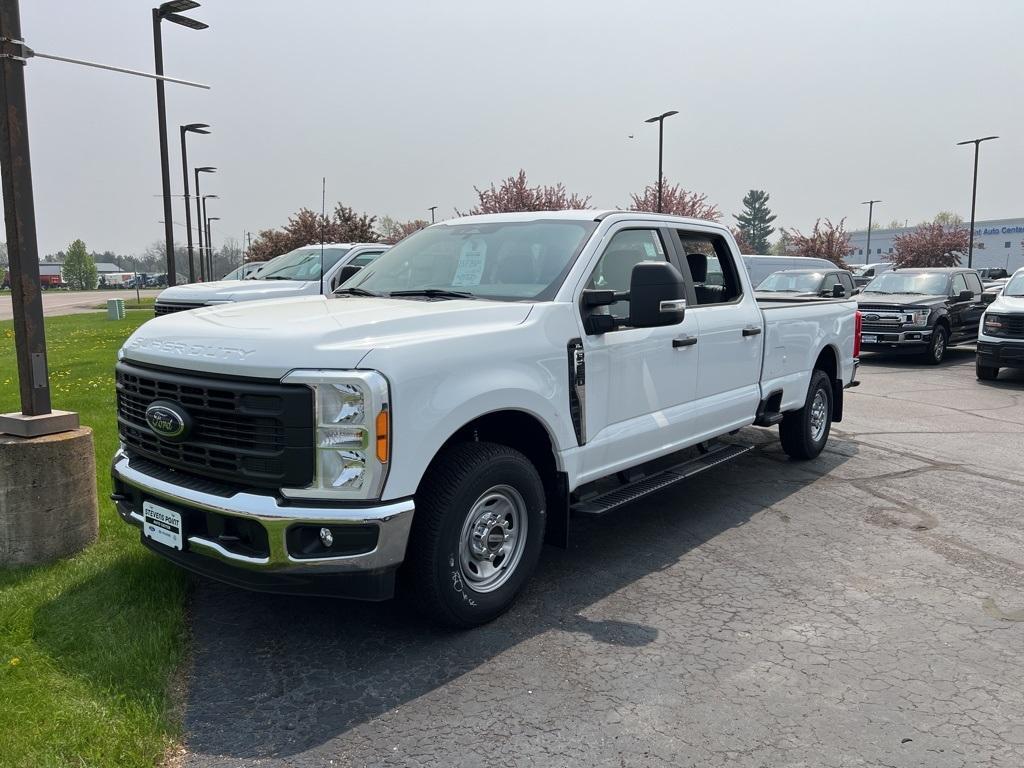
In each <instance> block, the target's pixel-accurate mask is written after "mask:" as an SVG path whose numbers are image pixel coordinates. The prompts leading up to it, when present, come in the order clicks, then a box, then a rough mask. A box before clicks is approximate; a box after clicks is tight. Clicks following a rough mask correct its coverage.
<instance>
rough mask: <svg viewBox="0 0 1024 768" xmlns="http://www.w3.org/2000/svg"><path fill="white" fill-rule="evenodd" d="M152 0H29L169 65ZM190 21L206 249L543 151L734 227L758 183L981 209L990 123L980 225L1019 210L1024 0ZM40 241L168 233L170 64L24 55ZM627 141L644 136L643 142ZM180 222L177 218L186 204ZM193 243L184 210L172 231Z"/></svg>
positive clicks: (807, 193)
mask: <svg viewBox="0 0 1024 768" xmlns="http://www.w3.org/2000/svg"><path fill="white" fill-rule="evenodd" d="M151 7H152V6H151V5H150V4H148V3H144V2H139V1H138V0H90V2H70V1H69V0H31V1H28V0H23V2H22V27H23V31H24V35H25V39H26V41H27V42H28V44H29V45H30V46H31V47H33V48H34V49H36V50H38V51H40V52H45V53H55V54H59V55H65V56H72V57H78V58H84V59H93V60H99V61H103V62H108V63H111V64H116V65H120V66H125V67H131V68H139V69H144V70H147V71H151V70H152V66H153V54H152V35H151V22H150V12H149V9H150V8H151ZM191 15H192V16H195V17H196V18H201V19H202V20H204V21H206V22H208V23H209V24H210V29H208V30H205V31H202V32H196V31H192V30H189V29H186V28H183V27H178V26H175V25H172V24H165V25H164V27H165V30H164V51H165V63H166V72H167V74H169V75H173V76H178V77H182V78H186V79H193V80H199V81H202V82H206V83H209V84H210V85H212V86H213V88H212V90H210V91H200V90H197V89H193V88H187V87H182V86H176V85H169V86H168V87H167V91H168V124H169V126H170V128H169V132H170V139H171V169H172V191H173V192H174V193H175V194H181V191H182V189H181V185H182V178H181V157H180V154H179V148H178V131H177V126H178V125H179V124H181V123H185V122H207V123H210V124H211V125H212V126H213V129H214V133H213V134H212V135H210V136H205V137H193V138H192V140H191V141H190V153H189V162H190V164H191V165H214V166H217V167H218V168H219V173H218V174H217V175H216V176H207V177H205V178H204V186H203V192H204V193H215V194H218V195H220V197H221V199H220V200H219V201H210V203H209V206H210V211H209V213H210V215H212V216H220V217H221V221H220V222H215V223H214V231H215V236H214V244H215V245H219V244H220V242H222V241H223V239H224V238H225V237H227V236H234V237H235V238H236V239H241V237H242V233H243V232H244V231H246V230H249V231H257V230H259V229H262V228H266V227H272V226H278V225H280V224H282V223H284V222H285V220H286V219H287V217H288V215H289V214H291V213H292V212H294V211H295V210H296V209H298V208H299V207H301V206H309V207H313V208H319V205H320V178H321V176H326V177H327V197H328V205H330V204H331V202H333V201H336V200H342V201H344V202H345V203H346V204H348V205H351V206H353V207H354V208H356V210H359V211H367V212H370V213H374V214H378V215H390V216H393V217H396V218H400V219H410V218H415V217H426V218H429V213H428V211H427V209H428V208H429V206H431V205H437V206H438V207H439V210H438V213H439V214H442V213H443V214H444V215H446V216H447V215H450V214H451V212H452V209H453V208H455V207H458V208H463V209H464V208H466V207H469V206H470V205H472V203H473V199H474V195H473V186H474V185H478V186H484V185H486V184H488V183H489V182H491V181H492V180H498V179H500V178H503V177H505V176H508V175H510V174H513V173H515V172H516V171H517V170H518V169H519V168H520V167H522V168H525V169H526V171H527V174H528V176H529V179H530V181H531V182H533V183H545V184H550V183H555V182H559V181H561V182H564V183H565V184H566V186H567V187H568V189H569V190H570V191H577V192H581V193H583V194H589V195H592V204H593V205H595V206H597V207H621V206H624V205H626V204H627V203H628V201H629V194H630V192H632V191H634V190H638V189H640V188H642V187H643V186H644V185H645V184H647V183H649V182H651V181H653V180H654V177H655V175H656V168H657V165H656V161H657V129H656V127H655V126H650V125H645V124H644V123H643V120H644V119H645V118H647V117H649V116H651V115H654V114H657V113H659V112H662V111H664V110H668V109H678V110H679V112H680V114H679V115H677V116H676V117H673V118H670V119H669V120H668V121H667V122H666V132H665V172H666V175H667V176H668V178H669V179H670V180H671V181H673V182H675V181H679V182H681V183H682V184H683V185H684V186H685V187H686V188H688V189H694V190H698V191H702V192H705V193H707V195H708V196H709V198H710V200H711V201H713V202H715V203H717V204H718V205H719V207H720V208H721V209H722V210H723V212H725V214H726V215H727V219H728V221H729V222H732V218H731V215H730V214H732V213H735V212H737V211H738V210H739V208H740V200H741V198H742V197H743V195H744V193H745V192H746V191H747V190H749V189H751V188H761V189H765V190H767V191H768V192H769V193H770V194H771V205H772V207H773V209H774V210H775V212H776V213H777V214H778V222H777V223H778V224H782V225H785V226H795V227H798V228H801V229H806V228H809V227H810V226H811V225H812V224H813V222H814V220H815V219H816V218H817V217H819V216H820V217H830V218H832V219H833V220H838V219H840V218H842V217H844V216H845V217H848V226H851V227H852V228H856V227H861V228H862V227H863V226H864V224H865V222H864V220H865V219H866V214H867V210H866V207H865V206H861V205H860V204H859V203H860V201H862V200H866V199H868V198H869V197H874V198H881V199H882V200H883V201H884V202H883V203H882V204H880V205H879V206H877V207H876V210H875V215H876V217H878V219H880V220H881V221H882V222H883V223H886V222H888V221H890V220H892V219H899V220H904V219H909V220H910V222H911V223H914V222H916V221H918V220H920V219H923V218H926V217H927V218H930V217H931V216H932V215H934V214H935V212H936V211H939V210H942V209H950V210H954V211H957V212H958V213H960V214H961V215H963V216H964V217H965V218H967V217H968V216H969V213H970V183H971V164H972V160H973V158H972V150H971V149H969V148H966V147H956V146H954V144H955V142H956V141H958V140H962V139H967V138H973V137H976V136H983V135H988V134H999V135H1000V136H1001V137H1002V138H1000V139H999V140H998V141H995V142H989V143H987V144H986V145H984V146H983V151H982V158H981V170H980V193H979V196H978V218H979V219H985V218H1000V217H1011V216H1024V202H1022V201H1021V189H1022V181H1021V177H1022V171H1024V87H1022V86H1024V83H1022V73H1024V46H1022V45H1021V44H1020V34H1021V29H1024V3H1022V2H1020V0H1005V1H1004V2H997V1H995V0H993V1H991V2H985V3H966V2H963V0H960V1H959V2H944V1H941V0H914V1H911V0H900V2H895V1H893V0H889V1H887V2H872V1H871V0H859V1H858V2H856V3H854V2H839V1H838V0H830V1H829V2H822V1H821V0H806V1H804V2H795V1H793V2H790V1H786V0H783V1H780V2H771V3H766V2H763V0H730V2H723V3H713V2H706V1H705V2H701V3H692V2H667V1H666V2H660V3H658V2H643V1H642V0H632V1H631V2H629V3H622V2H606V1H605V0H544V2H536V1H535V0H512V1H508V2H502V3H499V2H493V1H489V2H481V1H480V0H436V1H435V2H422V0H420V1H417V2H414V1H413V0H409V1H405V0H403V1H401V2H399V1H397V0H396V1H389V0H373V1H372V2H371V1H369V0H346V1H345V2H327V1H326V0H320V1H319V2H315V1H314V0H277V1H276V2H265V1H264V0H246V1H245V2H242V1H241V0H206V2H205V3H204V5H203V7H202V8H200V9H198V10H196V11H192V12H191ZM27 85H28V105H29V115H30V137H31V144H32V164H33V172H34V180H35V200H36V211H37V216H38V230H39V244H40V252H41V254H45V253H50V252H53V251H56V250H58V249H61V248H64V247H66V246H67V244H68V243H69V242H70V241H71V240H73V239H74V238H76V237H81V238H82V239H83V240H85V242H86V244H87V245H88V247H89V248H90V249H93V250H97V251H103V250H108V249H109V250H113V251H115V252H118V253H140V252H142V251H143V250H144V249H145V248H146V246H147V245H149V244H150V243H152V242H153V241H156V240H160V239H161V238H162V237H163V228H162V225H160V224H159V223H158V221H159V220H160V219H161V217H162V210H161V201H160V199H159V197H158V195H159V192H160V163H159V153H158V145H157V126H156V99H155V95H154V91H155V87H154V85H153V82H152V81H149V80H143V79H141V78H133V77H128V76H124V75H117V74H112V73H107V72H102V71H98V70H94V69H87V68H83V67H76V66H72V65H68V64H62V63H57V62H52V61H45V60H42V59H35V60H32V61H31V62H30V63H29V65H28V67H27ZM630 134H633V135H634V136H635V138H633V139H630V138H628V137H629V135H630ZM174 218H175V221H176V222H179V223H183V222H184V213H183V210H182V203H181V201H180V200H179V199H175V201H174ZM175 233H176V237H177V239H180V240H181V241H182V242H183V241H184V234H185V229H184V226H176V227H175Z"/></svg>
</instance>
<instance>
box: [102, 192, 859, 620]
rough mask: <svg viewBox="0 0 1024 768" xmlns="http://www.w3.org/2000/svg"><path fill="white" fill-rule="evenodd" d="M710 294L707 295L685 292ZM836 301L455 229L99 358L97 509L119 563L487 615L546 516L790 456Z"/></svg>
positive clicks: (659, 218) (710, 256) (491, 222)
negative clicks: (149, 556)
mask: <svg viewBox="0 0 1024 768" xmlns="http://www.w3.org/2000/svg"><path fill="white" fill-rule="evenodd" d="M709 276H714V279H709ZM856 324H857V317H856V307H855V304H854V302H853V301H850V300H843V299H840V300H834V299H807V300H792V299H766V300H764V301H763V302H758V301H757V300H755V298H754V293H753V288H752V286H751V285H750V281H749V278H748V276H747V271H746V270H745V269H744V268H743V267H742V265H741V262H740V261H739V256H738V252H737V249H736V245H735V242H734V241H733V239H732V237H731V235H730V234H729V231H728V230H727V229H726V228H725V227H723V226H721V225H718V224H714V223H711V222H706V221H697V220H691V219H683V218H676V217H671V216H664V215H654V214H644V213H628V212H621V211H606V212H598V211H559V212H545V213H521V214H501V215H485V216H468V217H465V218H460V219H454V220H451V221H446V222H443V223H439V224H436V225H434V226H431V227H429V228H427V229H425V230H423V231H421V232H419V233H417V234H415V235H413V236H411V237H409V238H408V239H406V240H403V241H402V242H401V243H399V244H398V245H396V246H395V247H394V248H392V249H391V250H389V251H388V252H386V253H384V254H383V255H381V256H380V257H379V258H378V259H377V260H376V261H374V262H373V263H372V264H370V265H368V266H367V267H365V268H364V269H363V270H362V271H361V272H359V273H357V274H356V275H355V276H353V277H352V278H351V279H349V280H348V281H347V282H346V283H345V284H344V285H343V286H341V287H340V289H339V290H338V291H337V292H336V293H335V294H334V295H333V296H310V297H301V298H291V299H280V300H274V301H259V302H245V303H240V304H233V305H227V306H219V307H206V308H202V309H197V310H194V311H191V312H182V313H177V314H173V315H169V316H165V317H158V318H155V319H153V320H151V321H149V322H148V323H146V324H145V325H143V326H142V327H141V328H140V329H139V330H137V331H136V332H135V333H134V334H133V335H132V336H131V337H130V338H129V339H128V340H127V342H126V343H125V345H124V347H123V348H122V350H121V351H120V353H119V361H118V363H117V370H116V377H117V419H118V425H119V430H120V440H121V445H120V447H119V450H118V451H117V454H116V455H115V456H114V459H113V466H112V473H113V488H114V490H113V499H114V500H115V502H116V504H117V508H118V511H119V513H120V515H121V517H122V518H123V519H124V520H125V521H126V522H129V523H131V524H134V525H137V526H138V527H140V528H141V530H142V535H141V540H142V543H143V544H144V545H145V546H147V547H148V548H150V549H151V550H153V551H154V552H157V553H158V554H160V555H162V556H163V557H165V558H167V559H169V560H171V561H173V562H175V563H178V564H179V565H181V566H183V567H185V568H187V569H190V570H192V571H195V572H198V573H201V574H206V575H208V576H211V577H214V578H218V579H221V580H224V581H227V582H229V583H232V584H236V585H239V586H245V587H250V588H255V589H263V590H268V591H277V592H291V591H299V592H305V593H314V594H325V595H338V596H347V597H357V598H363V599H386V598H388V597H391V596H392V594H393V592H394V590H395V585H396V576H397V577H398V585H399V588H400V589H403V590H408V592H409V593H410V594H412V596H413V598H414V600H415V603H416V604H417V605H418V606H419V607H420V608H422V609H423V610H424V611H425V612H426V613H427V614H428V615H429V616H431V617H433V618H434V619H436V620H438V621H440V622H443V623H446V624H449V625H455V626H463V627H465V626H472V625H476V624H480V623H482V622H486V621H488V620H490V619H493V618H494V617H495V616H497V615H498V614H500V613H501V612H502V611H504V610H505V609H506V608H508V606H509V605H510V604H511V603H512V601H513V599H514V597H515V596H516V594H517V593H518V592H519V590H520V589H521V587H522V586H523V584H524V582H525V581H526V580H527V579H528V577H529V576H530V574H531V572H532V571H533V570H534V566H535V565H536V564H537V560H538V558H539V555H540V551H541V546H542V544H543V543H544V542H545V541H547V542H549V543H552V544H555V545H560V546H565V544H566V542H567V540H568V536H569V527H570V515H571V514H579V515H599V514H602V513H605V512H608V511H610V510H612V509H616V508H618V507H621V506H623V505H626V504H628V503H629V502H632V501H635V500H637V499H639V498H642V497H643V496H645V495H646V494H648V493H653V492H656V491H658V490H660V489H663V488H666V487H668V486H671V485H673V484H674V483H677V482H679V481H682V480H684V479H686V478H687V477H690V476H691V475H693V474H695V473H697V472H700V471H702V470H706V469H709V468H711V467H714V466H715V465H718V464H721V463H722V462H724V461H726V460H728V459H731V458H735V457H737V456H738V455H740V454H742V453H744V452H745V451H746V450H749V446H745V445H742V444H738V443H737V442H736V440H735V439H732V440H727V441H716V438H721V437H723V436H728V435H730V434H732V433H734V432H736V431H737V430H739V429H740V428H742V427H747V426H750V425H760V426H771V425H775V424H778V426H779V431H780V437H781V442H782V447H783V449H784V450H785V451H786V452H787V453H788V454H789V455H790V456H792V457H793V458H795V459H811V458H814V457H816V456H817V455H818V454H819V453H820V451H821V450H822V449H823V447H824V446H825V443H826V441H827V440H828V436H829V430H830V427H831V424H832V422H833V421H838V420H839V419H841V418H842V414H843V394H844V388H846V387H849V386H851V385H853V384H854V383H855V372H856V369H857V364H858V361H857V354H858V351H857V349H856V344H857V338H858V336H857V330H858V329H857V328H856Z"/></svg>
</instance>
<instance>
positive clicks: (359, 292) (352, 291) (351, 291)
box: [334, 288, 380, 296]
mask: <svg viewBox="0 0 1024 768" xmlns="http://www.w3.org/2000/svg"><path fill="white" fill-rule="evenodd" d="M334 295H335V296H380V294H379V293H374V292H373V291H368V290H366V289H365V288H338V289H337V290H335V291H334Z"/></svg>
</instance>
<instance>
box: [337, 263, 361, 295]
mask: <svg viewBox="0 0 1024 768" xmlns="http://www.w3.org/2000/svg"><path fill="white" fill-rule="evenodd" d="M361 269H362V267H357V266H356V265H355V264H346V265H345V266H344V267H342V268H341V270H340V271H339V272H338V274H337V276H336V277H335V278H334V284H333V285H332V286H331V290H336V289H338V288H340V287H341V286H343V285H344V284H345V283H346V282H348V280H349V278H351V277H352V276H353V275H354V274H356V273H357V272H358V271H359V270H361Z"/></svg>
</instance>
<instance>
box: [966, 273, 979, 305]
mask: <svg viewBox="0 0 1024 768" xmlns="http://www.w3.org/2000/svg"><path fill="white" fill-rule="evenodd" d="M967 287H968V288H969V289H970V290H971V291H972V292H973V293H974V298H976V299H978V298H981V294H982V290H981V280H979V279H978V276H977V275H976V274H974V273H973V272H968V273H967Z"/></svg>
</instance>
